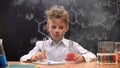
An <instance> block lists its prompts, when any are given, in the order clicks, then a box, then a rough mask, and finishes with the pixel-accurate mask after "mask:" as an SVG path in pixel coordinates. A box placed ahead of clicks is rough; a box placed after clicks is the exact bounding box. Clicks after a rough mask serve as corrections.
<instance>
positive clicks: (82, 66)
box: [8, 61, 120, 68]
mask: <svg viewBox="0 0 120 68" xmlns="http://www.w3.org/2000/svg"><path fill="white" fill-rule="evenodd" d="M12 64H27V65H28V64H31V63H20V62H19V61H18V62H16V61H9V62H8V65H12ZM32 65H35V64H32ZM36 65H38V64H36ZM39 66H40V68H120V64H106V65H99V64H97V63H96V62H84V63H78V64H61V65H40V64H39Z"/></svg>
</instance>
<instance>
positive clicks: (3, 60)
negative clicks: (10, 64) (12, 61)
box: [0, 55, 7, 68]
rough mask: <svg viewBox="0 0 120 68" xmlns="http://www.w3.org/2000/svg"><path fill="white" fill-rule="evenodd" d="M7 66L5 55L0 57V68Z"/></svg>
mask: <svg viewBox="0 0 120 68" xmlns="http://www.w3.org/2000/svg"><path fill="white" fill-rule="evenodd" d="M6 66H7V60H6V57H5V55H0V68H5V67H6Z"/></svg>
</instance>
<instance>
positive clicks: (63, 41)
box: [49, 37, 67, 46]
mask: <svg viewBox="0 0 120 68" xmlns="http://www.w3.org/2000/svg"><path fill="white" fill-rule="evenodd" d="M49 42H50V45H51V44H52V43H54V41H53V40H52V38H51V37H49ZM58 43H63V44H64V45H65V46H67V39H65V38H64V37H63V39H62V40H60V41H59V42H58Z"/></svg>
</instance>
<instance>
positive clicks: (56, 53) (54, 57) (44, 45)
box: [20, 38, 96, 62]
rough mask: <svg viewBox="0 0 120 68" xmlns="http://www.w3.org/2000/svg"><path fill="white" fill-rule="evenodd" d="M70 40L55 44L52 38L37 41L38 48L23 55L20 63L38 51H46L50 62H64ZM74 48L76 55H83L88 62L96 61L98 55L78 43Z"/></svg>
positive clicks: (74, 43) (74, 44)
mask: <svg viewBox="0 0 120 68" xmlns="http://www.w3.org/2000/svg"><path fill="white" fill-rule="evenodd" d="M69 42H70V40H68V39H65V38H63V39H62V40H61V41H60V42H58V43H55V42H54V41H53V40H52V39H51V38H49V39H48V40H46V41H37V42H36V46H35V47H34V48H33V49H32V50H31V51H30V52H29V53H28V54H26V55H23V56H22V57H21V58H20V61H27V60H28V59H30V58H31V57H32V56H33V55H34V54H36V53H37V52H38V51H42V50H43V49H45V50H46V57H47V60H49V61H64V60H65V57H66V54H67V48H68V46H69ZM73 48H74V50H75V53H77V54H80V55H82V56H83V57H84V58H85V61H86V62H90V61H93V60H94V59H96V55H95V54H93V53H92V52H90V51H88V50H86V49H84V48H83V47H82V46H81V45H79V44H78V43H76V42H73Z"/></svg>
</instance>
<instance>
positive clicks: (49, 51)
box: [20, 5, 96, 62]
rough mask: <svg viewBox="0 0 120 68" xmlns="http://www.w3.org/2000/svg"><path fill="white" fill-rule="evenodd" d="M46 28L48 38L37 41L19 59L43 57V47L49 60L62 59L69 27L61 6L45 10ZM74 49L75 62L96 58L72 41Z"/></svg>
mask: <svg viewBox="0 0 120 68" xmlns="http://www.w3.org/2000/svg"><path fill="white" fill-rule="evenodd" d="M46 16H47V19H48V20H47V24H46V29H47V30H48V32H49V33H50V38H49V39H48V40H46V41H37V42H36V46H35V47H34V48H33V49H32V50H31V51H30V52H29V53H28V54H27V55H24V56H22V57H21V58H20V61H36V60H40V59H43V55H42V51H43V50H44V49H45V51H46V57H47V60H49V61H64V60H65V59H66V54H67V49H68V47H69V44H68V43H69V41H70V40H68V39H65V38H64V35H65V33H66V32H67V31H68V29H69V23H68V22H69V15H68V12H67V11H66V10H65V9H64V7H63V6H57V5H55V6H53V7H51V8H50V9H49V10H47V11H46ZM44 44H45V45H44ZM73 48H74V50H75V57H74V59H75V62H90V61H94V60H96V56H95V55H94V54H93V53H92V52H90V51H88V50H86V49H84V48H83V47H82V46H81V45H79V44H78V43H76V42H73Z"/></svg>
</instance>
